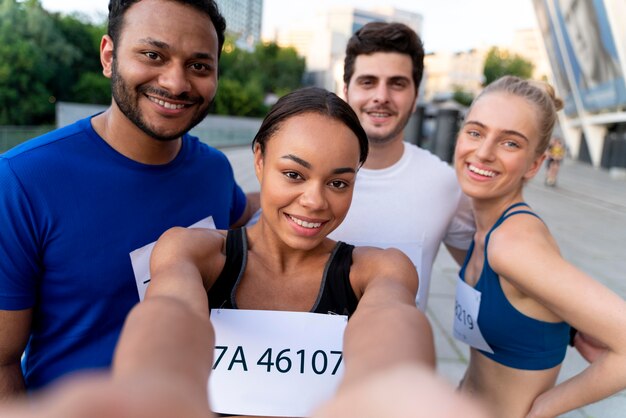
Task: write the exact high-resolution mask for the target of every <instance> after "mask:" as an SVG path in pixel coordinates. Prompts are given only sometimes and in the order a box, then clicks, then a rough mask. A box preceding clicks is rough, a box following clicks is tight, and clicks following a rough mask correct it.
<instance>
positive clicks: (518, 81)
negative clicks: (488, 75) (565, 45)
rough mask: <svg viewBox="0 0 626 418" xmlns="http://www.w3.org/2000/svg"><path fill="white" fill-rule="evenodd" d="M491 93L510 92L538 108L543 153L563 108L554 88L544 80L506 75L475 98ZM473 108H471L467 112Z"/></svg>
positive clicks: (540, 150)
mask: <svg viewBox="0 0 626 418" xmlns="http://www.w3.org/2000/svg"><path fill="white" fill-rule="evenodd" d="M490 93H508V94H511V95H513V96H517V97H520V98H522V99H524V100H526V101H527V102H528V103H530V104H531V105H533V106H534V107H535V109H537V123H538V128H539V143H538V144H537V150H536V153H537V155H541V154H543V153H544V152H545V150H546V149H547V148H548V144H549V143H550V138H552V130H553V129H554V124H555V123H556V119H557V114H556V112H558V111H559V110H561V109H562V108H563V101H562V100H561V99H560V98H558V97H556V94H555V92H554V88H553V87H552V86H551V85H550V84H548V83H546V82H544V81H536V80H524V79H522V78H519V77H516V76H512V75H505V76H503V77H500V78H499V79H497V80H496V81H494V82H492V83H491V84H489V85H488V86H487V87H485V88H484V89H483V91H482V92H480V94H479V95H478V97H476V98H475V99H474V102H473V103H472V106H474V103H477V102H478V101H479V100H480V98H481V97H483V96H486V95H488V94H490ZM471 110H472V107H470V108H469V110H468V112H467V114H469V112H470V111H471Z"/></svg>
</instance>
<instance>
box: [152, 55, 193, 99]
mask: <svg viewBox="0 0 626 418" xmlns="http://www.w3.org/2000/svg"><path fill="white" fill-rule="evenodd" d="M186 70H187V69H186V68H185V67H184V66H182V65H180V64H177V63H175V62H171V63H170V64H169V65H168V66H167V67H165V68H164V69H163V73H161V75H160V77H159V85H160V86H161V87H163V88H164V89H166V90H167V91H168V92H169V93H170V94H172V95H174V96H179V95H181V94H183V93H188V92H189V91H190V90H191V83H190V82H189V78H188V77H187V71H186Z"/></svg>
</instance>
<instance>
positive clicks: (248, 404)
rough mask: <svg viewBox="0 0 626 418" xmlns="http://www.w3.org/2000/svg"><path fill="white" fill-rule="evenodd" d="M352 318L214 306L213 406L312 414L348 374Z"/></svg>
mask: <svg viewBox="0 0 626 418" xmlns="http://www.w3.org/2000/svg"><path fill="white" fill-rule="evenodd" d="M347 321H348V318H347V316H343V315H323V314H316V313H308V312H282V311H253V310H242V309H212V310H211V323H212V324H213V326H214V328H215V352H214V359H213V370H212V371H211V377H210V378H209V399H210V401H211V407H212V409H213V411H214V412H219V413H225V414H236V415H264V416H276V417H280V416H289V417H305V416H310V415H311V413H312V412H313V411H314V410H315V408H316V407H318V406H319V405H320V404H321V403H323V402H324V401H326V400H328V399H330V398H331V397H332V395H333V394H334V393H335V391H336V389H337V386H338V385H339V381H340V380H341V377H342V375H343V333H344V330H345V327H346V324H347Z"/></svg>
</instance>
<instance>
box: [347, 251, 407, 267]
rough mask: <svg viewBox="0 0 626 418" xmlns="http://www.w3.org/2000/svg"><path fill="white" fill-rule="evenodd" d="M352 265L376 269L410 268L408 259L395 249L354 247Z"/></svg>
mask: <svg viewBox="0 0 626 418" xmlns="http://www.w3.org/2000/svg"><path fill="white" fill-rule="evenodd" d="M353 264H354V265H357V264H358V265H361V264H363V265H364V266H366V267H369V268H376V269H385V268H389V269H398V268H405V267H412V266H413V263H411V260H410V259H409V257H408V256H407V255H406V254H404V253H403V252H402V251H400V250H398V249H397V248H387V249H382V248H378V247H355V248H354V252H353Z"/></svg>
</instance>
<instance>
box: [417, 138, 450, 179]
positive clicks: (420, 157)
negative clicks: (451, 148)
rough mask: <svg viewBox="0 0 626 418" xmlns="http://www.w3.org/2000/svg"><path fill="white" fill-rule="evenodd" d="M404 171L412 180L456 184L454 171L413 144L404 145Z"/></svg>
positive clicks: (428, 152)
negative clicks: (424, 179)
mask: <svg viewBox="0 0 626 418" xmlns="http://www.w3.org/2000/svg"><path fill="white" fill-rule="evenodd" d="M405 150H406V151H405V152H406V154H407V155H406V157H407V162H406V164H405V169H406V170H407V171H408V172H409V173H408V174H409V175H410V176H412V177H414V178H422V179H423V178H428V179H429V180H428V181H429V182H434V183H440V184H445V183H450V184H457V180H456V173H455V172H454V169H453V168H452V167H451V166H450V165H449V164H448V163H446V162H445V161H443V160H441V159H440V158H439V157H438V156H436V155H435V154H433V153H431V152H430V151H428V150H426V149H423V148H419V147H418V146H416V145H413V144H406V145H405Z"/></svg>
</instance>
